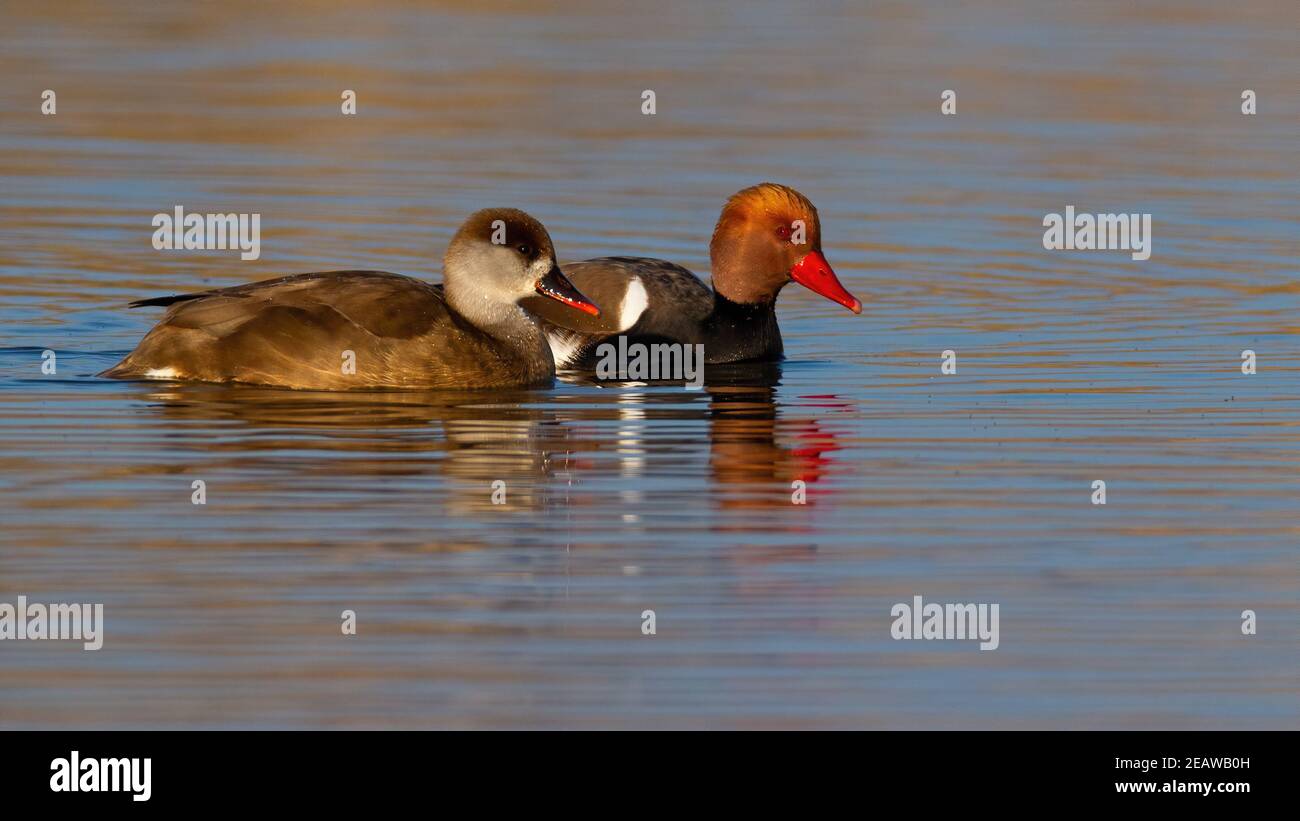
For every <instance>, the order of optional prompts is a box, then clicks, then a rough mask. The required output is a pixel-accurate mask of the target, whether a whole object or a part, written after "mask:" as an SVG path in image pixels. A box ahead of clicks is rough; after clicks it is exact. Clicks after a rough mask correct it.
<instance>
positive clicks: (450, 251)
mask: <svg viewBox="0 0 1300 821" xmlns="http://www.w3.org/2000/svg"><path fill="white" fill-rule="evenodd" d="M494 240H497V241H495V242H494ZM443 272H444V280H445V286H438V285H431V284H429V283H426V282H422V281H420V280H418V279H412V278H410V277H405V276H399V275H397V274H389V273H385V272H383V271H332V272H328V273H315V274H298V275H295V276H288V277H282V278H280V279H273V280H267V281H265V282H254V283H251V284H248V285H239V286H236V287H233V288H220V289H217V290H213V291H204V292H202V293H195V294H183V295H179V296H169V297H160V298H157V299H145V300H140V301H138V302H133V303H131V307H139V306H145V305H159V306H166V307H167V314H166V315H165V316H164V317H163V319H162V321H161V322H159V323H158V324H157V325H156V326H154V328H153V330H151V331H149V333H148V334H146V335H145V337H144V339H142V340H141V341H140V344H139V345H138V346H137V347H136V349H135V350H134V351H132V352H131V353H130V354H129V355H128V356H127V357H126V358H125V359H123V360H122V361H121V362H120V363H119V364H118V365H116V366H114V367H113V368H110V369H109V370H107V371H105V372H104V373H103V374H102V375H103V376H109V377H114V378H119V379H179V380H197V381H204V382H247V383H253V384H260V385H277V386H281V387H289V388H313V389H322V390H340V389H349V388H492V387H524V386H533V385H546V384H549V383H550V382H551V381H552V380H553V379H554V377H555V362H554V360H553V358H552V356H551V350H550V347H549V345H548V344H547V339H546V335H545V333H544V332H543V329H542V327H541V325H540V324H539V323H538V321H537V320H536V319H535V318H534V317H533V316H532V315H530V314H529V313H528V312H527V311H525V310H524V309H523V308H522V307H521V306H520V302H521V301H522V300H523V299H524V298H525V297H528V296H532V295H537V294H540V295H542V296H543V297H547V298H549V299H548V300H544V301H548V302H549V301H550V300H554V301H556V302H557V303H561V304H563V305H564V306H566V307H565V308H564V310H566V311H574V309H577V311H582V312H585V313H587V314H590V315H591V316H599V314H600V311H599V309H598V308H597V307H596V305H595V304H594V303H592V302H591V301H590V300H588V299H587V298H586V297H585V296H583V295H582V293H581V292H579V291H578V290H577V289H576V288H575V287H574V286H573V284H572V283H571V282H569V280H568V279H566V278H565V276H564V274H562V273H561V272H560V269H559V266H558V265H556V262H555V250H554V248H553V247H552V245H551V238H550V235H549V234H547V232H546V229H545V228H544V227H542V224H541V223H540V222H538V221H537V220H535V219H533V218H532V217H530V216H529V215H528V214H525V213H524V212H523V211H518V210H515V209H513V208H495V209H487V210H483V211H478V212H476V213H474V214H472V215H471V216H470V217H469V219H468V220H466V221H465V224H464V225H462V226H461V227H460V230H459V231H457V232H456V235H455V236H454V237H453V238H452V240H451V244H450V245H448V247H447V253H446V255H445V257H444V258H443ZM577 311H574V312H575V313H576V312H577Z"/></svg>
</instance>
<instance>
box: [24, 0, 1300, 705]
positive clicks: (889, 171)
mask: <svg viewBox="0 0 1300 821" xmlns="http://www.w3.org/2000/svg"><path fill="white" fill-rule="evenodd" d="M1045 5H1047V4H1039V3H1030V2H1024V3H1020V2H1002V3H989V4H977V5H973V6H966V5H965V4H963V6H962V7H961V8H948V7H945V6H942V5H939V4H912V3H881V4H875V3H861V4H820V5H818V6H814V5H804V4H801V3H797V4H789V3H766V2H763V3H744V4H741V3H737V4H717V5H715V4H710V5H708V6H706V7H701V8H694V7H692V6H690V5H677V4H669V5H668V6H666V7H665V6H663V5H662V4H653V7H651V6H650V5H647V7H646V8H642V9H633V8H630V7H623V6H622V5H621V4H612V5H611V4H604V3H580V4H572V5H568V6H566V7H565V8H564V9H562V10H552V11H548V12H541V11H538V10H537V9H536V8H535V7H534V5H533V4H528V3H511V2H489V3H486V4H474V5H473V6H472V7H470V6H468V5H465V6H462V5H460V4H445V3H435V4H428V3H388V4H384V5H383V6H382V7H374V6H367V7H366V8H356V9H349V8H347V7H345V6H344V5H343V4H339V5H338V6H326V5H323V4H315V3H313V4H296V3H277V4H266V3H251V2H243V0H238V1H237V2H230V3H223V4H220V5H219V6H210V7H209V6H197V5H196V6H193V7H191V6H190V5H189V4H172V5H167V6H163V7H158V6H156V5H155V4H146V3H115V4H102V3H96V2H74V3H66V4H58V5H57V6H54V5H52V4H49V3H35V2H10V3H7V4H6V6H5V9H4V11H3V17H4V26H3V33H0V41H2V42H3V45H4V48H3V50H0V77H3V78H4V80H3V82H0V225H3V232H4V233H3V242H0V493H2V495H0V512H2V514H3V526H2V527H0V601H8V602H13V601H14V600H15V598H16V596H18V595H26V596H27V597H28V598H29V599H31V600H34V601H95V602H103V603H104V605H105V619H106V638H105V644H104V648H103V649H102V650H100V651H98V652H84V651H82V650H80V649H79V646H75V645H74V644H73V643H63V642H4V643H3V644H0V726H5V727H51V726H68V727H113V726H144V727H193V726H197V727H218V726H254V727H517V726H524V727H935V728H937V727H1094V728H1096V727H1176V728H1182V727H1213V728H1218V727H1248V728H1276V727H1291V728H1295V727H1297V726H1300V723H1298V722H1297V715H1298V714H1300V712H1298V711H1297V673H1298V672H1300V645H1298V644H1297V641H1296V635H1297V634H1296V624H1297V616H1300V596H1298V595H1297V588H1298V585H1300V578H1298V576H1300V574H1298V573H1297V545H1298V543H1300V517H1298V515H1297V510H1298V508H1297V503H1296V497H1297V495H1298V494H1300V478H1298V475H1297V467H1298V466H1300V413H1298V411H1297V407H1298V406H1297V402H1298V401H1300V378H1297V376H1298V375H1300V354H1298V352H1297V332H1298V331H1300V324H1298V321H1297V319H1296V316H1297V313H1296V304H1297V295H1300V284H1298V282H1297V279H1296V260H1297V256H1298V255H1297V251H1298V250H1300V239H1298V238H1300V226H1298V225H1297V223H1298V221H1300V218H1298V216H1297V215H1298V214H1300V184H1298V183H1297V179H1296V177H1297V170H1300V166H1298V165H1297V147H1298V140H1300V137H1298V136H1297V135H1298V134H1300V132H1298V131H1297V124H1298V123H1300V89H1298V87H1297V85H1296V82H1295V80H1296V77H1297V76H1300V52H1297V50H1296V48H1295V43H1296V41H1297V33H1298V31H1300V11H1298V10H1297V6H1296V5H1295V3H1294V2H1291V1H1290V0H1285V1H1282V0H1279V2H1249V1H1248V2H1244V3H1234V4H1231V5H1223V4H1219V3H1211V2H1194V3H1183V2H1177V3H1175V2H1163V3H1149V4H1143V5H1142V8H1140V9H1137V8H1133V7H1132V4H1129V3H1099V4H1092V3H1090V4H1051V5H1050V6H1048V7H1046V8H1044V7H1043V6H1045ZM948 88H951V89H954V90H956V91H957V93H958V113H957V115H956V116H955V117H944V116H941V115H940V114H939V102H940V100H939V95H940V92H941V91H942V90H944V89H948ZM1244 88H1250V89H1253V90H1255V91H1256V92H1257V94H1258V95H1259V113H1258V114H1257V115H1256V116H1253V117H1250V116H1244V115H1242V114H1241V113H1240V94H1241V90H1242V89H1244ZM44 89H52V90H55V91H56V92H57V95H58V97H57V105H58V109H57V114H56V115H54V116H42V115H41V114H40V96H41V92H42V91H43V90H44ZM343 89H354V90H356V91H357V95H358V115H357V116H355V117H344V116H341V115H340V113H339V104H340V93H341V91H342V90H343ZM644 89H654V90H655V91H656V93H657V105H658V111H657V113H656V114H655V116H653V117H647V116H643V115H642V114H641V113H640V106H641V92H642V90H644ZM764 179H774V180H777V181H780V182H785V183H787V184H790V185H793V186H795V187H797V188H799V189H800V190H802V191H803V192H804V193H806V194H807V195H808V196H809V197H811V198H812V200H813V201H814V202H815V203H816V204H817V205H818V208H819V209H820V211H821V215H822V221H823V233H824V238H825V250H826V253H827V256H828V258H829V259H830V260H831V261H832V263H833V264H834V265H835V266H836V268H837V270H838V271H839V273H840V275H841V278H842V279H844V281H845V283H846V285H848V287H849V288H850V290H852V291H853V292H854V293H855V294H857V295H858V296H859V297H861V298H862V300H863V302H864V304H865V306H866V308H865V311H864V314H863V315H862V316H860V317H854V316H852V315H850V314H849V313H848V312H846V311H844V310H843V309H841V308H838V307H837V306H835V305H832V304H831V303H829V302H825V301H822V300H819V299H818V298H816V297H814V296H813V295H811V294H810V293H808V292H806V291H798V292H796V291H795V290H794V289H789V290H787V292H786V293H785V294H784V295H783V297H782V299H781V305H780V311H779V312H780V316H781V323H782V329H783V332H784V335H785V338H786V351H787V356H788V357H789V358H788V359H787V360H786V361H785V362H784V363H782V364H781V365H779V366H774V367H770V368H767V367H733V368H728V369H716V370H712V371H710V373H709V376H708V383H707V386H706V388H705V390H702V391H688V390H685V389H684V388H682V387H680V386H674V385H652V386H637V385H626V386H620V385H607V384H605V385H601V384H593V383H591V382H590V381H588V380H587V379H585V378H583V377H581V376H578V375H569V376H565V377H564V378H563V379H562V380H561V381H560V382H558V383H557V385H556V386H555V387H554V388H553V389H549V390H538V391H528V392H520V393H484V394H442V395H438V394H420V393H366V394H361V393H356V394H351V393H350V394H329V393H318V392H293V391H278V390H269V389H257V388H237V387H222V386H203V385H181V384H173V383H165V382H160V383H149V384H133V383H121V382H113V381H109V380H102V379H97V378H95V377H94V376H93V374H95V373H97V372H98V371H100V370H101V369H103V368H105V367H107V366H109V365H111V364H113V363H114V362H116V361H117V359H119V358H120V357H121V356H122V355H123V354H125V353H126V352H127V351H128V350H130V349H131V348H132V347H133V346H134V344H135V343H136V341H138V339H139V338H140V336H141V335H142V334H143V333H144V332H145V331H146V330H147V329H148V328H149V327H150V325H151V323H152V322H153V321H154V320H155V319H156V317H157V315H158V314H157V312H151V311H149V310H133V311H128V310H126V308H125V303H126V302H127V301H129V300H131V299H136V298H141V297H145V296H156V295H161V294H168V293H175V292H181V291H189V290H195V289H199V288H205V287H216V286H222V285H229V284H235V283H241V282H246V281H252V280H256V279H263V278H269V277H272V276H276V275H280V274H284V273H292V272H297V271H307V270H321V269H334V268H348V267H362V268H380V269H385V270H391V271H398V272H401V273H407V274H411V275H416V276H422V277H427V278H430V279H437V278H438V277H439V262H438V260H439V259H440V257H441V253H442V250H443V248H444V247H445V243H446V241H447V239H448V238H449V236H450V234H451V232H452V231H454V230H455V228H456V226H457V225H458V224H459V222H460V220H461V219H462V218H463V217H464V216H465V215H466V214H468V213H469V212H470V211H472V210H475V209H477V208H480V207H485V206H490V205H510V206H516V207H521V208H524V209H526V210H528V211H530V212H532V213H534V214H535V215H536V216H538V217H539V218H540V219H542V220H543V221H544V222H545V223H546V225H547V227H548V228H549V229H550V231H551V234H552V236H553V237H554V239H555V242H556V245H557V247H558V248H559V250H560V254H561V258H562V259H563V258H571V259H578V258H584V257H589V256H596V255H602V254H611V253H638V254H648V255H656V256H662V257H665V258H668V259H672V260H674V261H677V262H680V263H683V264H686V265H688V266H690V267H692V268H694V269H695V270H697V271H701V272H705V271H707V269H708V258H707V244H708V238H709V234H710V232H711V230H712V226H713V222H714V220H715V219H716V216H717V209H718V208H719V206H720V205H721V202H722V200H723V199H724V198H725V197H726V196H727V195H728V194H730V193H732V192H733V191H735V190H737V189H739V188H742V187H745V186H747V185H750V184H753V183H755V182H758V181H760V180H764ZM178 204H180V205H183V206H184V207H185V208H186V209H187V210H188V211H196V212H208V211H221V212H227V211H241V212H257V213H260V214H262V231H263V236H262V243H263V247H262V256H261V259H260V260H258V261H255V262H240V261H239V259H238V255H237V253H231V252H174V253H169V252H159V251H155V250H153V248H152V247H151V245H150V236H151V233H152V227H151V225H150V219H151V218H152V216H153V214H155V213H158V212H169V211H170V210H171V209H172V208H173V207H174V206H175V205H178ZM1066 205H1074V206H1076V208H1078V209H1079V210H1080V211H1089V212H1109V211H1122V212H1149V213H1151V214H1152V215H1153V223H1154V226H1155V227H1154V253H1153V255H1152V257H1151V259H1150V260H1149V261H1146V262H1136V261H1133V260H1130V259H1129V256H1128V255H1127V254H1126V253H1122V252H1094V253H1070V252H1051V251H1045V250H1044V249H1043V247H1042V242H1041V240H1042V231H1043V229H1042V218H1043V215H1044V214H1047V213H1050V212H1061V211H1063V210H1064V208H1065V206H1066ZM47 349H49V350H54V351H55V352H56V353H57V356H58V372H57V374H55V375H43V374H42V372H41V368H40V365H41V354H42V351H44V350H47ZM948 349H950V350H953V351H955V352H956V353H957V357H958V371H957V373H956V374H955V375H942V374H940V370H939V360H940V352H942V351H944V350H948ZM1244 349H1251V350H1254V351H1256V353H1257V356H1258V362H1259V365H1258V373H1257V374H1255V375H1253V376H1247V375H1243V374H1242V373H1241V369H1240V364H1241V352H1242V351H1243V350H1244ZM196 479H201V480H203V481H204V482H205V483H206V486H207V497H208V498H207V504H206V505H204V506H196V505H193V504H191V493H192V491H191V483H192V482H193V481H194V480H196ZM498 479H499V480H502V481H505V482H506V487H507V502H506V504H504V505H493V504H492V502H491V492H492V483H493V482H494V481H496V480H498ZM796 479H802V480H804V481H805V482H806V483H807V487H808V504H807V505H805V506H797V505H792V504H791V503H790V502H791V482H793V481H794V480H796ZM1097 479H1102V480H1104V481H1106V483H1107V496H1108V499H1107V504H1106V505H1105V506H1097V505H1093V504H1091V502H1090V497H1091V496H1092V483H1093V481H1094V480H1097ZM915 595H921V596H923V597H924V598H925V600H926V601H934V602H996V603H999V604H1000V611H1001V621H1000V632H1001V637H1000V647H999V648H998V649H997V650H996V651H992V652H980V651H979V650H978V649H977V647H976V646H975V645H974V644H972V643H968V642H900V641H894V640H892V639H891V638H890V630H889V628H890V623H891V618H890V616H889V611H890V608H891V606H892V605H893V604H894V603H896V602H910V601H911V600H912V597H913V596H915ZM345 609H350V610H354V611H355V612H356V614H357V619H358V625H359V626H358V634H357V635H356V636H354V637H345V636H343V635H341V631H340V628H339V625H340V612H341V611H343V610H345ZM647 609H652V610H654V611H655V613H656V628H657V632H656V635H654V636H644V635H642V632H641V625H642V616H641V614H642V611H644V610H647ZM1246 609H1251V610H1254V611H1255V612H1256V613H1257V616H1258V621H1259V630H1258V635H1256V636H1253V637H1247V636H1243V635H1242V634H1241V629H1240V623H1241V612H1242V611H1243V610H1246Z"/></svg>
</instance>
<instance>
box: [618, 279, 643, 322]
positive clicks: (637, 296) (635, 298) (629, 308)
mask: <svg viewBox="0 0 1300 821" xmlns="http://www.w3.org/2000/svg"><path fill="white" fill-rule="evenodd" d="M649 304H650V296H649V295H648V294H647V293H646V292H645V286H644V285H642V284H641V277H636V276H634V277H632V280H631V281H630V282H628V284H627V293H625V294H623V304H621V305H619V306H618V329H619V330H620V331H626V330H627V329H628V328H631V327H632V326H633V325H635V324H636V321H637V320H638V319H640V318H641V314H643V313H645V309H646V307H647V306H648V305H649Z"/></svg>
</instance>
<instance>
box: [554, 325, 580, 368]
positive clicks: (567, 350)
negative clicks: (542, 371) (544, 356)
mask: <svg viewBox="0 0 1300 821" xmlns="http://www.w3.org/2000/svg"><path fill="white" fill-rule="evenodd" d="M567 336H568V338H567V339H566V338H565V336H562V335H560V334H553V333H548V334H547V335H546V341H547V342H548V343H550V345H551V356H552V358H554V359H555V367H557V368H563V367H566V366H567V365H569V364H570V363H571V361H572V360H573V358H574V357H575V356H577V354H578V351H579V349H581V348H582V343H583V342H585V341H587V340H586V338H585V337H583V336H575V335H567Z"/></svg>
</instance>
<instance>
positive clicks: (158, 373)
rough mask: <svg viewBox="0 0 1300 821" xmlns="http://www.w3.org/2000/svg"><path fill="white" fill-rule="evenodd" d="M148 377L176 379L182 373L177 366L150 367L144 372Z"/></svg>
mask: <svg viewBox="0 0 1300 821" xmlns="http://www.w3.org/2000/svg"><path fill="white" fill-rule="evenodd" d="M144 375H145V378H146V379H176V378H177V377H179V376H180V373H179V372H178V371H177V370H176V369H175V368H171V367H168V368H150V369H149V370H147V371H145V372H144Z"/></svg>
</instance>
